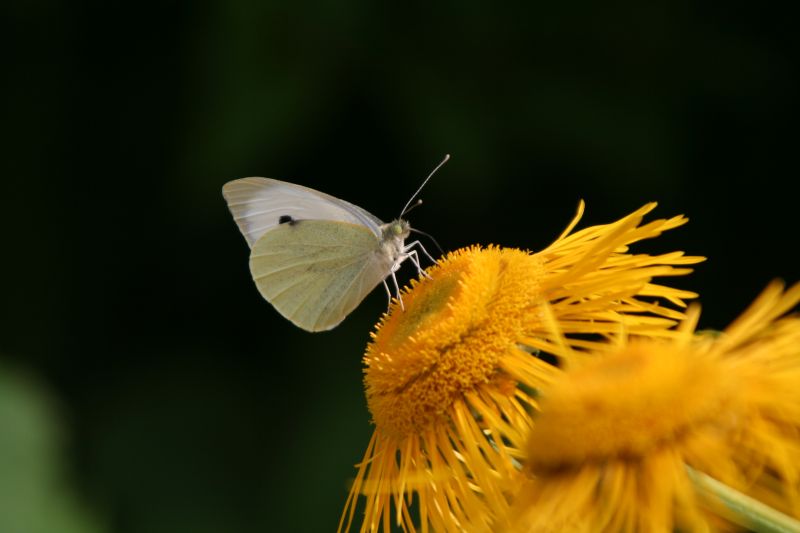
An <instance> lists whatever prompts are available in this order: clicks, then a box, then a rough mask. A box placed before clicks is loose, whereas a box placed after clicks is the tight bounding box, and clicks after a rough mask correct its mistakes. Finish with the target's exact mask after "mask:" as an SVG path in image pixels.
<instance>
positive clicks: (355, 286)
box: [250, 220, 392, 331]
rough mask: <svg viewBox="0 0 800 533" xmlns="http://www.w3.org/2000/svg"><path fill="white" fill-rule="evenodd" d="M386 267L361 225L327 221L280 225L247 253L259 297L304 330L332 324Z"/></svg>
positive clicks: (371, 235)
mask: <svg viewBox="0 0 800 533" xmlns="http://www.w3.org/2000/svg"><path fill="white" fill-rule="evenodd" d="M391 266H392V262H391V260H390V259H389V258H387V256H386V255H385V254H382V253H380V241H379V239H378V237H376V236H375V234H374V233H373V232H372V231H370V230H369V229H368V228H367V227H366V226H364V225H363V224H362V223H349V222H335V221H330V220H300V221H297V222H294V223H285V224H280V225H278V227H275V228H274V229H272V230H270V231H268V232H266V233H264V234H263V235H262V236H261V238H260V239H258V240H257V241H256V243H255V245H254V246H253V249H252V251H251V253H250V272H251V273H252V275H253V279H254V280H255V282H256V285H257V287H258V290H259V292H260V293H261V295H262V296H264V298H266V299H267V300H268V301H269V302H270V303H271V304H272V305H273V306H274V307H275V308H276V309H277V310H278V311H279V312H280V313H281V314H282V315H283V316H285V317H286V318H288V319H289V320H291V321H292V322H293V323H294V324H296V325H297V326H299V327H301V328H303V329H306V330H308V331H323V330H328V329H331V328H333V327H335V326H337V325H338V324H339V323H340V322H341V321H342V320H344V318H345V317H346V316H347V315H348V314H349V313H350V312H351V311H352V310H353V309H355V308H356V306H358V304H359V303H360V302H361V300H363V299H364V297H365V296H366V295H367V294H369V292H371V291H372V289H374V288H375V286H376V285H377V284H378V283H380V282H381V281H382V280H383V279H384V277H386V275H387V273H388V272H389V270H390V269H391Z"/></svg>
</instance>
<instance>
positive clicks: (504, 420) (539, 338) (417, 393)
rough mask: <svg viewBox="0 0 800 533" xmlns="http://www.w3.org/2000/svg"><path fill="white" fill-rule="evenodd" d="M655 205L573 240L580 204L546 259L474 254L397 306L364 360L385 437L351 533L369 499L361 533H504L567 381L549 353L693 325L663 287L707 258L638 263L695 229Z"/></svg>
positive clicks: (493, 251)
mask: <svg viewBox="0 0 800 533" xmlns="http://www.w3.org/2000/svg"><path fill="white" fill-rule="evenodd" d="M654 206H655V204H649V205H647V206H645V207H643V208H642V209H640V210H638V211H636V212H635V213H633V214H631V215H629V216H628V217H625V218H623V219H621V220H619V221H617V222H615V223H613V224H608V225H604V226H595V227H590V228H587V229H584V230H582V231H579V232H577V233H571V231H572V229H573V228H574V226H575V225H576V224H577V222H578V220H579V218H580V216H581V214H582V211H583V204H581V206H580V208H579V212H578V215H577V216H576V217H575V219H574V220H573V222H572V223H571V224H570V225H569V227H568V228H567V229H566V230H565V231H564V233H563V234H562V235H561V236H560V237H559V238H558V239H557V240H556V241H555V242H554V243H553V244H552V245H550V246H549V247H548V248H546V249H545V250H543V251H541V252H538V253H528V252H523V251H520V250H515V249H502V248H495V247H489V248H480V247H472V248H467V249H464V250H460V251H457V252H454V253H451V254H449V255H448V256H447V257H446V258H445V259H444V260H442V261H441V262H439V263H438V264H437V265H435V266H434V267H432V268H431V269H430V270H429V276H430V278H425V279H422V280H421V281H418V282H414V283H412V287H411V288H410V289H408V290H406V291H405V292H404V294H403V302H404V307H405V310H400V309H399V308H398V307H397V306H396V305H394V306H392V308H391V309H390V312H389V313H388V314H387V315H386V316H385V317H384V318H383V320H382V321H381V323H380V324H379V325H378V328H377V331H376V333H375V334H374V335H373V339H372V342H371V343H370V345H369V346H368V348H367V353H366V355H365V357H364V362H365V365H366V369H365V384H366V390H367V402H368V405H369V408H370V411H371V413H372V416H373V421H374V423H375V426H376V429H375V433H374V435H373V437H372V439H371V441H370V444H369V446H368V448H367V452H366V454H365V458H364V461H363V462H362V463H361V464H360V465H359V467H358V473H357V476H356V479H355V481H354V483H353V487H352V490H351V494H350V498H349V499H348V502H347V505H346V509H345V513H344V515H343V517H342V524H340V529H341V528H342V526H344V528H345V529H348V530H349V529H350V526H351V524H352V521H353V519H354V515H355V507H356V503H357V500H358V497H359V496H360V495H364V496H365V497H366V498H365V503H364V521H363V522H362V525H361V528H360V529H361V531H376V530H380V529H383V530H384V531H389V530H390V528H391V524H392V523H397V524H400V525H401V526H402V527H403V528H404V529H407V530H410V531H414V530H415V525H414V523H415V522H417V523H419V525H420V527H421V528H422V530H423V531H427V530H428V529H429V528H432V529H434V530H436V531H457V530H464V529H467V530H476V529H480V528H489V527H492V524H493V521H494V520H495V517H496V516H500V515H502V512H501V511H502V510H503V509H506V508H507V506H508V502H509V497H510V493H509V491H508V489H507V487H506V486H504V485H503V484H501V483H500V480H507V479H512V478H515V477H516V476H520V475H521V474H520V472H519V469H518V465H519V463H518V459H519V458H520V457H522V456H523V451H522V447H523V445H524V443H525V436H526V435H527V433H528V431H529V429H530V426H531V412H532V411H533V410H536V409H538V404H537V398H536V389H537V388H538V387H540V386H542V385H544V384H547V383H550V382H552V381H553V380H554V379H557V377H558V372H559V371H558V368H557V365H554V364H552V363H553V362H552V361H550V362H547V361H545V360H544V359H542V358H540V357H537V352H538V350H540V349H548V351H549V352H550V353H553V354H556V355H558V352H559V351H558V350H551V349H550V348H552V347H553V346H556V347H559V346H560V347H563V349H564V350H571V349H587V348H591V347H593V346H595V345H596V344H600V343H602V342H603V341H604V339H606V338H608V337H609V336H610V335H613V334H615V333H617V332H619V331H620V329H624V330H626V331H631V332H635V333H636V334H638V335H641V336H645V337H655V338H661V337H669V336H673V335H674V332H672V330H671V329H670V327H671V326H673V325H674V324H675V323H677V322H678V321H680V320H682V319H683V318H684V315H683V312H682V311H681V310H680V308H682V307H684V305H685V304H684V300H685V299H687V298H693V297H694V296H695V295H694V294H693V293H690V292H685V291H680V290H677V289H672V288H669V287H666V286H662V285H657V284H654V283H653V282H652V279H653V278H654V277H658V276H674V275H682V274H686V273H688V272H690V270H689V269H688V268H685V265H689V264H692V263H696V262H699V261H701V260H702V258H700V257H687V256H684V255H683V254H682V253H681V252H674V253H670V254H665V255H660V256H650V255H631V254H629V253H627V246H628V245H629V244H631V243H633V242H636V241H639V240H642V239H645V238H650V237H655V236H657V235H659V234H660V233H661V232H663V231H665V230H668V229H671V228H674V227H677V226H680V225H682V224H683V223H685V221H686V219H685V218H683V217H675V218H672V219H666V220H656V221H654V222H651V223H649V224H644V225H642V224H641V222H642V218H643V217H644V215H645V214H646V213H648V212H649V211H650V210H652V209H653V207H654ZM543 303H547V305H543ZM665 304H671V305H665ZM676 307H677V309H676ZM553 321H556V322H557V323H558V326H559V329H558V332H559V333H558V335H556V336H554V335H552V332H553V331H554V329H553V327H552V324H551V322H553ZM412 503H414V504H416V509H415V512H416V515H417V519H416V520H415V519H414V518H412V512H411V506H412V505H411V504H412Z"/></svg>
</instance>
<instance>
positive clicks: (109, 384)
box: [0, 0, 800, 533]
mask: <svg viewBox="0 0 800 533" xmlns="http://www.w3.org/2000/svg"><path fill="white" fill-rule="evenodd" d="M758 5H759V6H762V7H760V8H759V9H758V10H756V8H755V4H751V5H750V6H749V7H746V8H742V7H735V6H733V5H729V4H721V6H718V7H715V6H712V5H711V4H707V3H700V4H696V3H693V2H680V1H679V2H673V1H665V0H660V1H656V2H650V3H647V2H632V1H628V2H616V3H612V4H608V3H600V2H597V3H594V4H593V5H592V4H589V5H584V4H580V3H570V2H567V3H553V2H547V3H524V4H523V3H519V4H500V3H498V4H496V5H491V4H488V3H478V2H441V3H437V4H436V5H426V4H416V5H413V4H403V5H394V6H391V5H388V4H384V3H377V2H369V1H350V2H319V3H313V4H312V3H295V2H288V1H287V2H269V1H268V2H257V1H245V0H233V1H227V2H188V1H187V2H176V1H164V2H136V3H134V2H129V3H120V2H99V1H97V2H77V3H76V2H55V1H48V0H40V1H36V0H34V1H11V2H4V3H3V6H2V8H0V10H1V12H0V14H1V15H2V20H3V22H2V23H1V24H2V27H0V30H2V31H0V35H2V37H0V39H2V41H0V44H2V48H3V50H4V53H5V55H6V57H7V58H8V59H10V60H9V61H5V62H4V69H3V70H4V71H5V72H4V74H5V76H4V78H5V81H4V82H3V85H4V93H5V94H4V97H3V107H4V115H5V118H4V119H3V123H4V124H3V130H4V135H5V139H4V141H3V147H4V155H3V158H2V175H1V176H0V180H2V181H1V182H0V183H1V185H0V187H1V188H0V195H1V196H0V202H2V209H0V227H2V236H3V253H2V256H1V257H2V259H1V262H2V271H0V274H2V278H0V279H2V281H3V284H4V286H3V291H2V297H0V375H6V376H11V377H9V378H8V380H7V381H8V383H11V384H12V388H13V384H14V383H25V384H32V385H31V386H30V387H29V388H27V389H26V388H25V387H27V385H25V387H23V389H24V391H23V392H22V393H20V394H19V395H18V396H15V398H16V399H15V400H14V402H17V403H12V404H11V405H12V407H13V408H12V409H10V410H9V412H13V413H20V412H26V411H24V409H22V407H21V406H24V405H27V403H30V402H33V403H36V402H37V401H39V400H37V398H46V399H47V400H46V402H45V403H46V404H47V405H48V406H49V407H45V408H43V413H44V414H42V415H41V420H42V427H50V426H53V427H54V428H56V429H53V430H52V431H53V432H54V433H53V434H52V435H51V434H50V433H48V431H50V430H46V429H43V430H42V432H41V434H40V436H39V437H37V438H38V439H39V440H38V441H36V442H39V443H40V444H41V443H45V444H44V445H43V448H44V451H42V452H41V453H43V454H44V455H46V456H47V457H50V459H49V460H50V461H52V462H53V466H52V470H53V471H54V473H53V474H52V475H49V474H48V475H45V476H44V478H45V479H46V480H49V481H43V482H42V483H43V484H44V485H47V484H51V485H53V486H56V487H60V488H57V489H54V490H55V492H57V493H58V496H55V498H56V499H58V498H62V496H63V498H64V499H66V500H68V501H69V502H71V503H69V504H66V505H67V506H71V508H78V509H79V510H78V511H75V513H76V514H78V515H81V516H82V517H83V518H82V519H79V520H77V522H81V521H82V520H83V522H81V523H84V525H85V524H87V523H88V524H94V525H85V527H84V526H79V527H77V529H74V531H81V532H83V531H89V530H92V531H118V532H122V533H125V532H147V533H160V532H164V533H167V532H170V533H172V532H192V533H198V532H199V533H203V532H218V531H225V532H232V533H237V532H263V531H331V530H333V529H334V528H335V526H336V523H337V521H338V518H339V513H340V511H341V508H342V505H343V503H344V499H345V497H346V490H347V488H346V487H347V480H348V479H349V478H351V477H352V475H353V474H354V472H355V471H354V469H353V468H352V465H353V464H354V463H356V462H357V461H358V460H359V459H360V458H361V456H362V454H363V452H364V450H365V447H366V444H367V441H368V439H369V435H370V432H371V427H370V425H369V414H368V412H367V410H366V407H365V402H364V397H363V390H362V385H361V361H360V357H361V355H362V353H363V350H364V347H365V345H366V342H367V339H368V333H369V331H370V330H371V328H372V327H373V324H374V323H375V322H376V320H377V318H378V316H379V315H380V313H381V312H382V311H383V310H384V309H385V305H386V302H385V295H384V294H383V291H382V290H376V291H375V293H374V294H372V295H371V296H369V297H368V298H367V300H366V301H365V302H364V304H363V305H362V306H361V307H360V308H359V309H358V310H356V311H355V312H354V313H353V314H352V315H351V316H350V317H349V318H348V319H347V320H346V321H345V322H344V323H343V324H342V325H341V326H340V327H339V328H337V329H336V330H334V331H332V332H329V333H321V334H309V333H306V332H303V331H301V330H299V329H297V328H295V327H294V326H292V325H291V324H290V323H289V322H287V321H285V320H284V319H282V318H281V317H280V316H279V315H278V314H277V313H276V312H275V311H274V310H273V309H272V308H271V307H270V306H269V304H267V303H266V302H265V301H263V300H262V299H261V298H260V296H259V295H258V293H257V291H256V289H255V287H254V285H253V283H252V281H251V279H250V277H249V272H248V269H247V256H248V250H247V246H246V244H245V242H244V240H243V238H242V237H241V236H240V234H239V232H238V230H237V228H236V226H235V225H234V223H233V221H232V219H231V217H230V215H229V213H228V211H227V209H226V207H225V204H224V202H223V199H222V197H221V194H220V188H221V187H222V184H223V183H225V182H226V181H228V180H231V179H234V178H239V177H244V176H251V175H260V176H269V177H275V178H279V179H285V180H288V181H295V182H297V183H301V184H303V185H307V186H310V187H313V188H317V189H320V190H323V191H325V192H327V193H329V194H332V195H334V196H338V197H340V198H344V199H347V200H348V201H350V202H353V203H355V204H357V205H360V206H362V207H364V208H366V209H367V210H369V211H371V212H373V213H374V214H375V215H377V216H379V217H380V218H382V219H384V220H388V219H391V218H393V217H394V216H396V215H397V214H398V212H399V210H400V208H401V207H402V205H403V204H404V203H405V202H406V200H407V199H408V198H409V196H410V194H411V193H412V192H413V191H414V190H415V189H416V187H417V186H418V185H419V184H420V182H421V181H422V179H423V178H424V177H425V176H426V175H427V174H428V172H429V171H430V170H431V169H432V168H433V167H434V166H435V164H436V163H437V162H438V161H439V160H440V159H441V157H442V156H443V155H444V154H445V153H450V154H451V155H452V160H451V161H450V162H449V163H448V164H447V165H445V167H443V168H442V170H441V171H440V172H439V174H438V175H437V176H436V177H435V178H434V179H433V180H432V181H431V182H430V183H429V184H428V186H427V188H426V189H425V191H424V192H423V195H422V196H423V197H424V199H425V205H424V206H422V207H420V208H418V209H416V210H415V211H414V212H413V213H412V214H411V216H410V219H411V221H412V223H413V225H414V226H415V227H418V228H420V229H423V230H425V231H427V232H430V233H432V234H433V235H434V236H435V237H436V238H437V239H438V241H439V242H440V243H441V244H442V246H443V247H444V248H445V249H446V250H451V249H456V248H458V247H461V246H465V245H469V244H474V243H480V244H489V243H496V244H501V245H505V246H515V247H522V248H528V249H532V250H536V249H540V248H542V247H544V246H546V245H547V244H549V242H550V241H551V240H552V239H553V238H554V237H555V236H556V235H557V234H558V233H559V232H560V231H561V230H562V228H563V227H564V225H565V224H566V223H567V222H568V221H569V220H570V218H571V217H572V215H573V213H574V210H575V207H576V205H577V202H578V200H579V199H580V198H583V199H585V200H586V201H587V215H586V217H585V219H584V223H583V226H585V225H587V224H591V223H603V222H610V221H612V220H615V219H617V218H619V217H621V216H623V215H625V214H627V213H629V212H630V211H632V210H634V209H636V208H638V207H640V206H641V205H642V204H643V203H645V202H647V201H651V200H657V201H659V202H660V205H659V208H658V209H657V211H656V213H655V216H660V217H668V216H672V215H675V214H679V213H684V214H686V215H688V216H689V217H690V219H691V222H690V223H689V224H688V225H687V226H685V227H683V228H680V229H678V230H675V231H673V232H671V234H669V235H666V236H664V237H662V238H660V239H658V240H657V241H653V242H652V243H645V245H643V246H639V247H637V248H635V249H634V250H636V251H648V252H652V253H659V252H666V251H671V250H674V249H681V250H685V251H687V252H689V253H692V254H700V255H706V256H708V257H709V261H708V262H707V263H705V264H703V265H700V266H699V268H698V271H697V273H696V274H694V275H693V276H691V277H690V278H683V279H679V280H677V281H674V282H673V283H675V284H676V285H678V286H680V287H682V288H687V289H692V290H697V291H699V292H700V293H701V297H702V302H703V305H704V317H703V320H702V323H701V326H703V327H716V328H719V327H723V326H724V325H725V324H726V323H728V322H729V321H730V320H731V319H732V318H733V317H735V316H736V315H737V314H738V313H739V312H740V311H741V310H742V309H743V308H744V307H745V306H746V305H747V304H748V303H749V302H750V301H751V300H752V299H753V297H754V296H755V295H756V294H757V292H758V291H759V290H760V289H761V288H762V287H763V286H764V285H765V284H766V283H767V282H768V281H769V280H770V279H772V278H773V277H783V278H785V279H787V280H789V281H794V280H798V279H800V266H799V265H798V259H797V248H798V239H797V237H796V219H797V216H796V209H797V207H796V204H797V200H796V195H795V193H794V188H795V182H796V180H797V178H798V171H797V161H798V157H797V123H798V119H799V118H800V113H799V112H798V111H799V110H798V94H800V92H799V91H798V88H799V87H798V76H797V68H798V61H797V59H798V58H797V55H795V53H794V49H795V47H796V45H797V42H796V41H797V37H796V35H797V28H796V17H794V16H793V15H794V14H793V13H790V12H789V11H788V10H787V9H785V8H784V7H783V6H782V5H781V4H763V5H762V4H758ZM722 6H724V7H722ZM651 218H652V217H651ZM428 248H429V249H433V247H432V246H428ZM404 272H406V276H408V275H409V274H410V272H412V269H410V267H406V268H405V269H404ZM2 383H3V382H2V381H0V387H2V386H3V385H2ZM9 390H10V389H9ZM15 390H16V389H15ZM26 391H27V392H26ZM0 399H2V396H1V395H0ZM17 407H19V408H17ZM37 416H38V415H37ZM21 420H22V421H21V422H20V424H21V425H18V426H14V425H13V424H11V423H10V422H6V423H7V424H8V426H7V427H10V428H11V430H8V431H6V430H5V429H4V428H0V431H5V435H6V436H5V437H3V438H5V440H6V441H7V443H8V442H11V443H13V442H26V441H24V439H23V440H19V439H18V437H17V436H15V435H17V433H14V431H13V429H14V428H15V427H17V428H19V427H22V428H23V429H24V428H25V427H27V426H25V422H24V421H25V420H27V418H25V417H21ZM2 423H4V422H3V420H2V418H1V417H0V424H2ZM20 431H22V430H20ZM23 433H24V431H23ZM37 435H39V434H37ZM53 435H56V436H53ZM19 438H20V439H21V438H22V437H19ZM15 439H17V440H15ZM34 440H36V439H34ZM51 441H53V442H54V443H55V444H52V445H51V444H48V443H50V442H51ZM7 445H8V444H7ZM8 446H10V445H8ZM19 448H20V449H25V450H28V451H30V449H32V448H35V446H34V447H30V446H19ZM2 449H3V448H2V446H0V451H2ZM36 449H37V450H38V448H36ZM30 453H31V454H33V453H39V452H38V451H35V450H34V451H31V452H30ZM12 462H13V461H12ZM33 463H35V464H39V463H40V461H38V460H34V461H33ZM16 464H21V463H19V462H18V461H17V463H16ZM47 464H50V463H47ZM20 468H23V466H20ZM19 475H20V479H29V476H28V475H27V472H26V471H25V470H20V473H19ZM48 476H49V477H48ZM8 484H9V483H8V482H7V485H8ZM1 488H2V484H1V483H0V489H1ZM16 490H17V488H16V486H7V487H6V492H5V493H4V492H2V491H0V499H2V497H3V494H5V495H6V497H8V495H9V494H13V493H15V491H16ZM43 490H45V489H43ZM47 490H49V489H47ZM0 505H2V502H1V501H0ZM32 507H35V505H32ZM0 508H1V507H0ZM48 509H49V507H48ZM40 511H41V512H50V511H48V510H47V509H40ZM87 517H88V518H87ZM45 529H46V530H48V531H67V530H69V531H73V529H69V528H68V527H67V526H51V527H50V528H49V529H48V528H45ZM20 531H21V532H23V531H29V530H28V529H25V528H21V529H20Z"/></svg>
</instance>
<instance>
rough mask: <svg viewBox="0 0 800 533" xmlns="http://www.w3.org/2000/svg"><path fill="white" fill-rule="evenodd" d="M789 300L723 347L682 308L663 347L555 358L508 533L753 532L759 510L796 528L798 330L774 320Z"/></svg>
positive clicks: (724, 340) (763, 306)
mask: <svg viewBox="0 0 800 533" xmlns="http://www.w3.org/2000/svg"><path fill="white" fill-rule="evenodd" d="M799 301H800V284H797V285H795V286H794V287H793V288H791V289H790V290H788V291H786V292H784V291H783V286H782V285H781V284H780V283H773V284H772V285H770V286H769V287H768V288H767V289H766V290H765V291H764V293H762V295H761V297H760V298H759V299H757V300H756V301H755V302H754V303H753V304H752V306H751V307H750V308H749V309H748V310H747V311H746V312H745V313H744V314H743V315H742V316H741V318H739V319H738V320H737V321H736V322H735V323H734V324H732V325H731V326H730V327H728V328H727V329H726V330H725V331H724V332H723V333H722V334H721V335H720V336H716V337H711V336H709V335H696V334H695V333H694V326H695V324H696V323H697V319H698V315H699V309H698V308H693V309H692V310H691V311H690V313H689V320H687V321H685V322H684V323H683V324H682V327H681V328H679V329H678V330H677V331H676V336H675V337H674V338H673V339H671V340H666V339H653V338H649V339H641V338H634V337H632V336H630V335H628V334H626V333H623V334H621V335H619V336H618V338H617V339H615V340H614V341H613V342H609V343H607V344H605V345H603V346H596V347H595V349H593V350H592V353H591V355H590V356H587V354H586V353H585V352H579V351H576V350H572V349H571V348H569V347H563V349H562V350H561V354H560V355H561V357H562V361H563V362H564V371H563V372H562V371H559V372H560V374H561V375H560V376H559V377H558V378H557V379H555V380H553V381H552V382H551V383H549V384H547V385H546V386H544V387H543V388H542V389H541V398H540V404H539V408H540V412H539V413H538V416H535V417H534V418H535V420H534V425H533V428H532V430H531V432H530V435H529V439H528V444H527V447H526V450H525V451H526V454H525V457H524V458H523V459H522V461H523V462H524V463H525V471H526V473H527V474H528V479H527V480H525V481H523V482H522V488H521V489H520V492H519V494H518V495H517V497H516V502H515V504H514V508H513V509H512V511H511V513H510V516H511V518H510V522H511V523H512V524H513V528H512V530H513V531H520V532H522V531H531V532H533V531H536V532H539V531H586V532H594V531H613V532H617V531H665V532H668V531H673V530H680V531H709V530H711V531H713V530H718V529H730V528H732V527H733V523H736V524H737V525H738V526H741V527H757V526H759V524H758V520H760V519H761V518H762V517H761V516H760V515H759V512H758V509H759V508H760V504H759V503H758V502H759V501H760V502H761V503H763V504H766V505H768V506H770V507H772V508H773V509H775V510H778V511H780V512H782V513H786V514H788V515H791V516H794V517H796V518H800V318H794V317H789V318H783V319H779V317H780V316H781V315H783V314H784V313H786V312H787V311H788V310H790V309H792V307H794V306H795V305H796V304H797V303H798V302H799ZM687 467H688V468H687ZM517 481H518V478H517ZM748 497H751V498H754V499H755V500H757V501H756V502H755V503H753V501H752V500H750V498H748ZM730 504H733V505H730ZM726 505H728V506H729V507H730V508H729V507H726ZM773 514H774V513H773ZM780 520H783V521H784V527H787V526H786V525H785V524H787V523H788V524H792V525H791V526H788V527H793V528H795V529H793V530H794V531H797V530H798V529H797V528H798V527H800V522H793V521H792V520H791V519H789V518H778V521H780ZM775 522H776V521H775V520H773V522H772V525H773V526H774V525H775ZM787 530H788V529H787Z"/></svg>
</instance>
